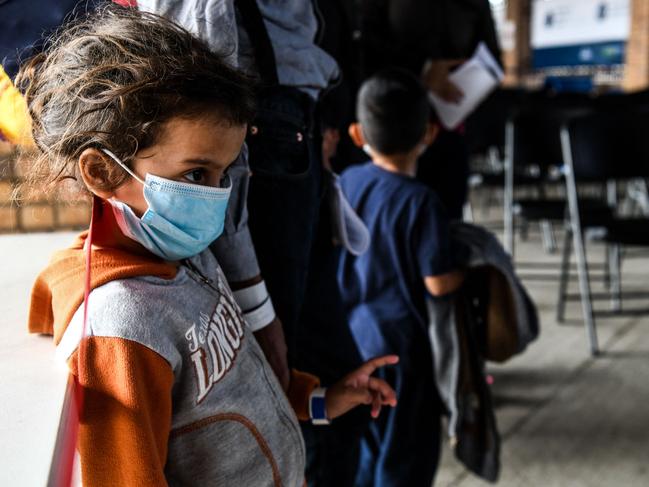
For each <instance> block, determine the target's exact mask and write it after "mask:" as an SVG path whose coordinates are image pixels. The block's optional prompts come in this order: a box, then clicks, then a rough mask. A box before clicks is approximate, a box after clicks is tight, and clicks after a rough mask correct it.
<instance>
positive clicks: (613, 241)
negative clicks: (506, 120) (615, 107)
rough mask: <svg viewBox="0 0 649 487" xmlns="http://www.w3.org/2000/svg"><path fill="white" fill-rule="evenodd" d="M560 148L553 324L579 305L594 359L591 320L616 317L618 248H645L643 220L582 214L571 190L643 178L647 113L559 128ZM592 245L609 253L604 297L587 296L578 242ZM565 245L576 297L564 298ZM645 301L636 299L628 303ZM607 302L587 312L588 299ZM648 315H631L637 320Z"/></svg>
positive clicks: (647, 222)
mask: <svg viewBox="0 0 649 487" xmlns="http://www.w3.org/2000/svg"><path fill="white" fill-rule="evenodd" d="M561 148H562V153H563V160H564V161H565V170H564V172H565V181H566V194H567V198H568V208H569V218H568V220H567V225H566V239H565V241H564V248H563V256H562V263H561V268H562V270H561V278H560V285H559V300H558V305H557V314H558V318H559V319H560V320H561V319H563V314H564V311H565V304H566V300H567V299H571V298H577V299H580V300H581V304H582V312H583V316H584V322H585V325H586V329H587V331H588V337H589V341H590V350H591V353H592V354H593V355H596V354H598V353H599V344H598V339H597V330H596V326H595V316H596V315H600V314H606V315H609V316H610V315H611V314H612V313H613V314H622V307H621V301H622V297H623V295H622V292H621V275H620V274H621V273H620V248H621V246H641V247H649V219H648V218H646V217H642V218H637V217H623V216H620V215H618V214H617V212H616V208H615V207H610V208H609V211H607V212H597V213H587V212H585V211H584V210H583V208H582V200H581V199H580V198H579V197H578V191H577V187H578V186H577V185H578V184H583V183H604V182H607V181H612V182H615V183H617V182H620V181H627V180H630V179H635V178H648V177H649V112H643V111H641V110H620V111H612V110H606V111H602V112H598V113H595V114H592V115H588V116H585V117H580V118H576V119H573V120H571V121H569V122H567V123H565V124H564V125H563V126H562V128H561ZM585 239H588V240H598V241H601V242H604V243H606V244H607V246H608V247H609V248H610V249H611V250H610V252H611V258H610V262H611V264H612V265H611V267H612V270H613V272H612V273H611V279H612V282H611V286H610V288H611V289H610V293H609V294H608V295H607V294H606V293H605V294H603V295H601V296H600V295H593V293H591V288H590V278H589V271H588V261H587V258H586V249H585V245H584V240H585ZM571 245H572V246H574V250H575V256H576V260H577V271H578V279H579V294H578V295H576V296H571V295H568V294H567V285H568V279H569V266H570V256H571V253H572V248H571ZM643 296H645V297H647V296H649V294H643V293H636V294H634V295H630V296H629V297H633V298H638V297H643ZM600 298H602V299H604V298H605V299H610V300H611V302H612V304H613V309H612V310H611V311H609V312H604V311H600V310H598V311H597V312H595V311H594V310H593V300H594V299H600ZM639 312H649V310H632V311H626V310H625V311H624V313H625V314H626V313H632V314H637V313H639Z"/></svg>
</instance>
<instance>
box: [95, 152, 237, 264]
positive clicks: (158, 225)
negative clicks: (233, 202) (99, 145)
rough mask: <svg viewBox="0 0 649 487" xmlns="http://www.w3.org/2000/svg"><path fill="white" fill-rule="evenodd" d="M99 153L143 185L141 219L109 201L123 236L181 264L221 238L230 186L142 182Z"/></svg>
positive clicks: (150, 179)
mask: <svg viewBox="0 0 649 487" xmlns="http://www.w3.org/2000/svg"><path fill="white" fill-rule="evenodd" d="M102 151H103V152H104V153H106V154H107V155H108V156H110V157H111V158H112V159H113V160H114V161H115V162H116V163H117V164H119V165H120V166H121V167H122V168H124V170H125V171H126V172H128V173H129V174H130V175H131V176H133V177H134V178H135V179H136V180H138V181H139V182H140V183H142V185H144V199H145V200H146V202H147V204H148V209H147V210H146V212H144V214H143V215H142V217H141V218H138V216H137V215H136V214H135V213H134V212H133V210H132V209H131V208H130V207H129V206H128V205H127V204H125V203H123V202H121V201H118V200H115V199H111V200H109V201H110V203H111V204H112V206H113V208H115V210H116V211H115V215H116V218H117V223H118V225H119V227H120V229H121V230H122V232H123V233H124V234H125V235H126V236H128V237H130V238H132V239H133V240H135V241H137V242H139V243H140V244H142V245H143V246H144V247H145V248H147V249H148V250H150V251H151V252H153V253H154V254H156V255H157V256H159V257H162V258H163V259H165V260H181V259H185V258H187V257H192V256H194V255H197V254H199V253H201V252H202V251H203V250H205V249H206V248H207V247H208V246H209V245H210V244H211V243H212V242H214V240H216V239H217V238H218V237H219V236H220V235H221V233H222V232H223V226H224V224H225V212H226V210H227V207H228V200H229V199H230V190H231V184H230V186H229V187H227V188H215V187H212V186H201V185H199V184H189V183H181V182H178V181H172V180H169V179H164V178H161V177H158V176H154V175H152V174H147V175H146V178H145V180H144V181H143V180H142V179H141V178H139V177H138V176H137V175H136V174H135V173H134V172H133V171H131V169H129V168H128V166H126V164H124V163H123V162H122V161H120V160H119V159H118V158H117V156H115V154H113V153H112V152H110V151H109V150H107V149H102Z"/></svg>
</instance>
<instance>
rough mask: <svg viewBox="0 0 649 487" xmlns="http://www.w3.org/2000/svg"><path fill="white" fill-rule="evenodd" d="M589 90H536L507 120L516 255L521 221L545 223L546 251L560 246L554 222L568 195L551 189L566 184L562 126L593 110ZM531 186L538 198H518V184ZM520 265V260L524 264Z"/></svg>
mask: <svg viewBox="0 0 649 487" xmlns="http://www.w3.org/2000/svg"><path fill="white" fill-rule="evenodd" d="M590 104H591V100H590V99H589V98H587V97H585V96H583V95H571V96H561V97H556V96H547V95H545V94H535V95H533V96H530V99H529V100H528V102H527V103H526V104H525V105H523V106H521V107H520V109H519V110H518V111H517V112H516V113H514V114H513V115H512V116H511V117H510V119H509V120H508V121H507V126H506V142H505V185H504V188H505V190H504V205H503V206H504V215H503V219H504V226H505V231H504V242H505V248H506V249H507V250H508V251H509V253H510V254H511V255H512V257H514V253H515V252H514V251H515V248H514V233H515V224H516V221H517V220H518V221H520V222H521V223H522V224H523V225H525V226H526V225H527V224H528V223H530V222H534V223H539V225H540V226H541V229H542V230H543V237H544V244H545V248H546V250H550V251H553V250H554V249H555V248H556V244H555V240H554V232H553V227H552V223H553V222H561V221H563V219H564V215H565V208H566V202H565V199H564V198H563V197H558V196H548V195H547V192H546V190H547V189H548V188H550V187H552V186H555V187H556V186H557V185H558V184H560V183H561V179H562V176H561V174H560V171H559V168H561V167H562V166H563V155H562V152H561V143H560V137H559V131H560V127H561V124H562V123H563V122H564V121H565V120H566V119H569V118H570V117H574V116H579V115H583V114H584V113H587V112H588V111H590V110H591V106H590ZM521 187H527V188H530V189H532V190H534V191H535V192H536V196H535V197H530V196H528V197H525V198H515V194H514V190H515V188H521ZM519 265H520V263H519Z"/></svg>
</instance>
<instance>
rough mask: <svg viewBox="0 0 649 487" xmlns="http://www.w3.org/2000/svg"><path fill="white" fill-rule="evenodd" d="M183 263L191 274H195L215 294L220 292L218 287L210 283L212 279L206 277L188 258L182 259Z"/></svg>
mask: <svg viewBox="0 0 649 487" xmlns="http://www.w3.org/2000/svg"><path fill="white" fill-rule="evenodd" d="M182 263H183V265H184V266H185V267H187V268H188V269H189V270H190V271H191V273H192V274H194V275H195V277H196V278H198V280H199V281H200V282H202V283H203V284H205V285H206V286H207V287H209V288H210V289H211V290H212V291H214V292H216V293H217V294H220V291H219V289H218V288H217V287H216V286H215V285H214V284H213V283H212V280H211V279H210V278H208V277H206V276H205V275H204V274H203V273H202V272H201V271H200V270H198V268H197V267H196V266H195V265H194V264H192V262H191V261H190V260H189V259H185V260H183V261H182Z"/></svg>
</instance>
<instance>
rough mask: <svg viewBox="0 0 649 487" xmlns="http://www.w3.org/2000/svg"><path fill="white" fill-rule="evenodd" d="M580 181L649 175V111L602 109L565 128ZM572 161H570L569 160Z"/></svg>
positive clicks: (566, 151) (567, 147)
mask: <svg viewBox="0 0 649 487" xmlns="http://www.w3.org/2000/svg"><path fill="white" fill-rule="evenodd" d="M562 144H563V150H564V154H565V155H569V156H570V158H571V161H570V162H571V165H572V171H573V173H574V176H575V180H576V181H592V182H604V181H607V180H614V179H630V178H642V177H649V111H647V110H644V109H637V110H632V109H629V110H619V111H610V110H606V111H598V112H597V113H594V114H592V115H588V116H585V117H579V118H575V119H573V120H571V121H569V122H567V123H566V124H564V126H563V128H562ZM566 162H568V161H566Z"/></svg>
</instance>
